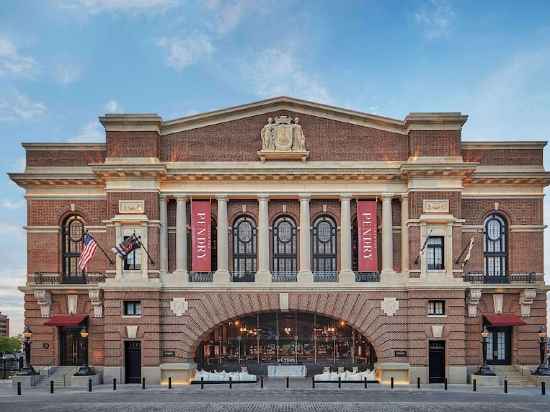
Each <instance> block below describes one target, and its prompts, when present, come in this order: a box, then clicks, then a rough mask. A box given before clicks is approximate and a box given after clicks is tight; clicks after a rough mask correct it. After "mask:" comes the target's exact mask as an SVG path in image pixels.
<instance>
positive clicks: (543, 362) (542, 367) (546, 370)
mask: <svg viewBox="0 0 550 412" xmlns="http://www.w3.org/2000/svg"><path fill="white" fill-rule="evenodd" d="M547 340H548V338H547V337H546V332H545V331H544V328H542V327H541V328H540V330H539V351H540V364H539V366H538V367H537V369H536V370H535V372H533V374H534V375H543V376H550V365H549V360H548V359H547V358H546V342H547Z"/></svg>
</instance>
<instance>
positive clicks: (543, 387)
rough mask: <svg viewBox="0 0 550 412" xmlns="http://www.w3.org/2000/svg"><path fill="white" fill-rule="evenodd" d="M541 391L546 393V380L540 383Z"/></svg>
mask: <svg viewBox="0 0 550 412" xmlns="http://www.w3.org/2000/svg"><path fill="white" fill-rule="evenodd" d="M540 391H541V393H542V394H543V395H546V382H541V383H540Z"/></svg>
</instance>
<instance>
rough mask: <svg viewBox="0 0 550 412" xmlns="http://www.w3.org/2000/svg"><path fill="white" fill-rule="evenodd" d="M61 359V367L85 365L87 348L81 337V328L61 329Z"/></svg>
mask: <svg viewBox="0 0 550 412" xmlns="http://www.w3.org/2000/svg"><path fill="white" fill-rule="evenodd" d="M59 350H60V353H59V359H60V363H61V365H65V366H81V365H84V360H85V357H86V356H87V355H88V354H87V353H86V351H87V348H86V345H85V342H84V339H83V338H82V337H81V336H80V328H66V327H60V328H59Z"/></svg>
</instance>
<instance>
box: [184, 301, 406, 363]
mask: <svg viewBox="0 0 550 412" xmlns="http://www.w3.org/2000/svg"><path fill="white" fill-rule="evenodd" d="M283 293H287V292H283ZM392 295H393V296H395V297H397V298H402V297H401V296H398V295H399V293H397V292H396V293H392ZM186 298H187V299H188V302H189V310H188V311H187V313H186V316H185V317H184V319H183V325H181V327H182V328H181V329H180V330H179V332H180V333H181V335H180V336H181V337H182V339H181V340H180V341H179V349H180V351H181V354H182V355H183V358H184V359H189V360H191V359H193V358H194V356H195V352H196V350H197V347H198V345H199V344H200V342H201V339H203V338H204V337H205V336H206V335H207V334H208V333H210V331H211V330H212V329H213V328H214V327H216V326H218V325H219V324H221V323H223V322H225V321H228V320H230V319H233V318H235V317H241V316H246V315H250V314H253V313H257V312H267V311H277V310H281V309H282V308H281V301H283V303H284V301H285V300H286V298H285V297H284V295H283V296H281V293H279V292H234V293H233V292H220V293H218V292H201V293H200V294H199V293H197V294H187V296H186ZM382 299H383V298H382V297H381V294H380V293H379V292H372V293H370V292H369V293H365V292H311V293H307V292H288V308H284V309H288V310H299V311H303V312H315V313H318V314H320V315H323V316H327V317H331V318H335V319H339V320H344V321H346V322H347V323H348V325H349V326H351V327H352V328H354V329H356V330H357V331H358V332H359V333H361V334H362V335H363V336H365V337H366V338H367V339H368V340H369V342H370V343H371V345H372V346H373V348H374V350H375V352H376V355H377V358H378V360H379V361H390V360H392V359H393V350H394V348H404V347H406V339H407V337H406V330H405V328H404V327H402V326H403V325H404V324H405V319H404V315H399V312H400V311H398V313H397V314H395V315H394V316H391V317H388V316H387V315H386V314H384V312H383V311H382V309H381V305H380V302H381V300H382ZM405 306H406V305H405ZM401 312H404V311H403V310H402V311H401ZM178 329H179V328H178ZM390 335H391V337H390Z"/></svg>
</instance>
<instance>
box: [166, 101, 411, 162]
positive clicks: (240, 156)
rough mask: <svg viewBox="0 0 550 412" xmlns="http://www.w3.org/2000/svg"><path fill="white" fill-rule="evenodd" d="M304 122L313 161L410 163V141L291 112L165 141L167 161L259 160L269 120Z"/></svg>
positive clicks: (179, 134) (169, 137) (180, 134)
mask: <svg viewBox="0 0 550 412" xmlns="http://www.w3.org/2000/svg"><path fill="white" fill-rule="evenodd" d="M282 114H286V115H290V116H292V118H294V117H296V116H297V117H299V118H300V124H301V125H302V128H303V130H304V135H305V138H306V146H307V149H308V150H309V151H310V156H309V160H406V159H407V136H404V135H400V134H397V133H392V132H387V131H383V130H377V129H373V128H368V127H361V126H356V125H352V124H349V123H342V122H338V121H336V120H330V119H323V118H320V117H316V116H311V115H305V114H299V113H294V112H288V111H279V112H272V113H266V114H263V115H257V116H252V117H249V118H245V119H240V120H234V121H229V122H224V123H222V124H216V125H211V126H205V127H201V128H197V129H192V130H186V131H183V132H177V133H173V134H170V135H166V136H162V138H161V145H162V147H161V159H162V160H167V161H188V160H191V161H198V160H211V161H220V160H225V161H251V160H258V155H257V153H256V152H257V151H258V150H260V149H261V139H260V131H261V129H262V127H263V126H264V125H265V124H266V123H267V119H268V117H275V116H278V115H282Z"/></svg>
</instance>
